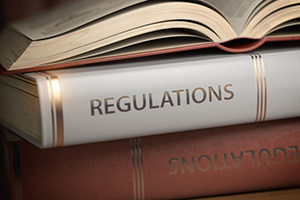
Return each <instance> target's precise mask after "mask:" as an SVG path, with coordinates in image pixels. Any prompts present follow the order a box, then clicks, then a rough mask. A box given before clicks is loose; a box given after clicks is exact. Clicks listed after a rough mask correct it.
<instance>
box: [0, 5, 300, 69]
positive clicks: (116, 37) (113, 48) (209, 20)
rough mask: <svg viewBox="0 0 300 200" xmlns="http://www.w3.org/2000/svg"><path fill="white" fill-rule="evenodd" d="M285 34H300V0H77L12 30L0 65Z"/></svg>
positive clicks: (65, 62) (41, 65) (84, 59)
mask: <svg viewBox="0 0 300 200" xmlns="http://www.w3.org/2000/svg"><path fill="white" fill-rule="evenodd" d="M282 40H300V0H289V1H286V0H277V1H274V0H223V1H218V0H193V1H192V0H190V1H146V0H114V1H109V0H102V1H98V0H79V1H78V0H77V1H73V2H71V3H67V4H64V5H62V6H61V7H58V8H56V9H53V10H50V11H49V12H47V13H43V14H41V15H39V16H35V17H31V18H30V19H26V20H23V21H21V22H17V23H15V24H12V25H11V26H10V27H8V28H6V29H4V30H3V31H2V33H1V35H0V46H1V48H0V64H1V65H2V67H3V68H4V69H5V71H6V73H9V72H8V71H15V72H22V71H35V70H46V69H53V68H62V67H68V66H76V65H82V64H88V63H95V62H104V61H110V60H118V59H125V58H132V57H140V56H147V55H155V54H161V53H169V52H175V51H183V50H190V49H197V48H206V47H213V46H217V47H220V48H222V49H224V50H227V51H231V52H246V51H250V50H253V49H255V48H257V47H259V46H260V45H262V44H263V43H264V42H266V41H282ZM245 41H247V42H246V43H245ZM250 41H251V42H250ZM4 73H5V72H4Z"/></svg>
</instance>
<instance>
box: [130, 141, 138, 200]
mask: <svg viewBox="0 0 300 200" xmlns="http://www.w3.org/2000/svg"><path fill="white" fill-rule="evenodd" d="M133 140H134V139H130V140H129V142H130V152H131V161H132V178H133V199H134V200H136V175H135V173H136V172H135V170H136V167H135V158H134V141H133Z"/></svg>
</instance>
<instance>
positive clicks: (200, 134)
mask: <svg viewBox="0 0 300 200" xmlns="http://www.w3.org/2000/svg"><path fill="white" fill-rule="evenodd" d="M299 133H300V121H299V118H294V119H287V120H278V121H269V122H262V123H259V124H257V123H251V124H246V125H235V126H228V127H221V128H212V129H204V130H198V131H190V132H184V133H172V134H163V135H159V136H147V137H141V138H132V139H124V140H116V141H108V142H102V143H93V144H88V145H76V146H70V147H64V148H53V149H38V148H37V147H35V146H33V145H32V144H30V143H28V142H25V141H21V142H19V143H18V144H19V145H18V149H19V154H16V156H19V161H20V162H19V165H15V166H19V167H20V169H19V170H16V169H14V170H15V171H19V172H21V174H20V175H21V177H22V178H21V183H22V191H23V193H22V195H23V199H99V198H100V199H181V198H191V197H202V196H210V195H220V194H229V193H241V192H250V191H258V190H267V189H276V188H285V187H293V186H299V185H300V173H299V168H300V163H299V160H300V155H299V147H300V146H299V145H300V134H299ZM11 155H13V154H11ZM10 159H11V160H14V159H13V157H12V156H10ZM14 180H15V179H14V178H12V181H14Z"/></svg>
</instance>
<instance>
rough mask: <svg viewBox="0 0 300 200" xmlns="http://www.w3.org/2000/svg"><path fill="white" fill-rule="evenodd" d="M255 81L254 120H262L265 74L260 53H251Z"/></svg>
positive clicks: (264, 109) (264, 116)
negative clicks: (255, 105)
mask: <svg viewBox="0 0 300 200" xmlns="http://www.w3.org/2000/svg"><path fill="white" fill-rule="evenodd" d="M251 58H252V62H253V66H254V72H255V81H256V90H257V108H256V119H255V122H262V121H265V119H266V112H267V87H266V76H265V69H264V64H263V59H262V57H261V55H259V54H254V55H251Z"/></svg>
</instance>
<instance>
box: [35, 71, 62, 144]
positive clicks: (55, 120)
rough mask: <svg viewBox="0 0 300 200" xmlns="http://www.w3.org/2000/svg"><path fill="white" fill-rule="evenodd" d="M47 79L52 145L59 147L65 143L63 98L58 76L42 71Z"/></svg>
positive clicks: (41, 73)
mask: <svg viewBox="0 0 300 200" xmlns="http://www.w3.org/2000/svg"><path fill="white" fill-rule="evenodd" d="M39 74H40V75H42V76H44V77H45V78H46V80H47V85H48V91H49V97H50V103H51V117H52V130H53V138H52V140H53V141H52V146H53V147H59V146H63V145H64V126H63V111H62V99H61V91H60V85H59V80H58V77H57V76H56V75H54V74H50V73H48V72H40V73H39Z"/></svg>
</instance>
